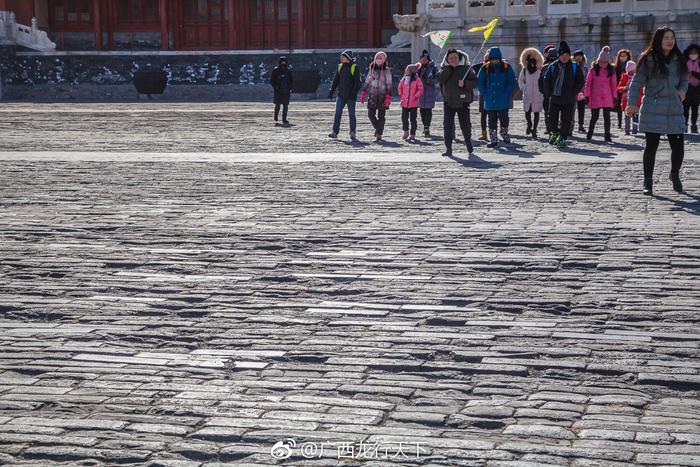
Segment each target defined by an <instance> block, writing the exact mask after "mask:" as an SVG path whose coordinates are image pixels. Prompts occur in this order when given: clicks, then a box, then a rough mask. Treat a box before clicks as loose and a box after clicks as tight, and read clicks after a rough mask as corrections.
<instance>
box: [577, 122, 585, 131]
mask: <svg viewBox="0 0 700 467" xmlns="http://www.w3.org/2000/svg"><path fill="white" fill-rule="evenodd" d="M578 132H579V133H585V132H586V129H585V128H584V126H583V123H579V124H578Z"/></svg>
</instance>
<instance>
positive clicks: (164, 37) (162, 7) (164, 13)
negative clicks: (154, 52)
mask: <svg viewBox="0 0 700 467" xmlns="http://www.w3.org/2000/svg"><path fill="white" fill-rule="evenodd" d="M158 7H159V11H160V48H161V49H162V50H168V49H169V48H170V40H169V39H168V2H167V0H160V3H159V4H158Z"/></svg>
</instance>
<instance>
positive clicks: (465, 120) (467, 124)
mask: <svg viewBox="0 0 700 467" xmlns="http://www.w3.org/2000/svg"><path fill="white" fill-rule="evenodd" d="M444 109H445V111H444V121H443V127H444V129H445V146H446V147H447V149H452V141H454V139H455V115H457V118H458V119H459V128H460V129H461V130H462V136H463V137H464V142H465V143H466V142H467V141H471V139H472V122H471V118H470V116H469V105H468V104H464V105H463V106H462V107H459V108H453V107H449V106H448V105H447V104H445V106H444Z"/></svg>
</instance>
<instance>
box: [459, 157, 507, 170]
mask: <svg viewBox="0 0 700 467" xmlns="http://www.w3.org/2000/svg"><path fill="white" fill-rule="evenodd" d="M449 158H450V159H452V160H453V161H455V162H458V163H460V164H462V166H464V167H466V168H470V169H479V170H488V169H498V168H501V167H503V166H502V165H501V164H496V163H494V162H489V161H487V160H484V159H482V158H481V157H479V156H477V155H476V154H472V155H471V156H469V158H468V159H462V158H460V157H457V156H455V155H454V154H453V155H451V156H449Z"/></svg>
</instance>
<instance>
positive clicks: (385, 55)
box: [374, 50, 388, 62]
mask: <svg viewBox="0 0 700 467" xmlns="http://www.w3.org/2000/svg"><path fill="white" fill-rule="evenodd" d="M381 56H384V60H385V61H386V59H387V58H388V57H387V54H386V52H384V51H381V50H380V51H379V52H377V53H376V54H374V61H375V62H376V61H377V58H379V57H381Z"/></svg>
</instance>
